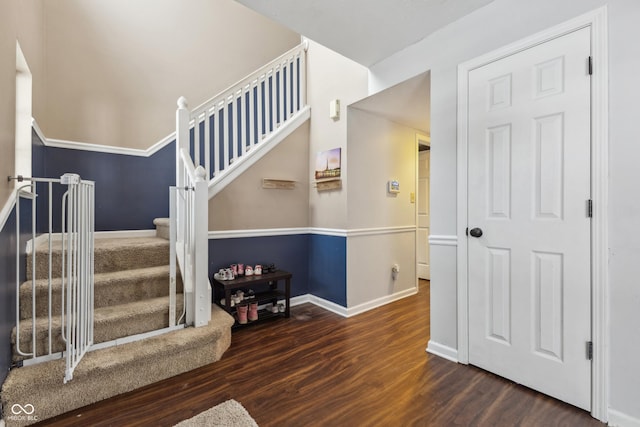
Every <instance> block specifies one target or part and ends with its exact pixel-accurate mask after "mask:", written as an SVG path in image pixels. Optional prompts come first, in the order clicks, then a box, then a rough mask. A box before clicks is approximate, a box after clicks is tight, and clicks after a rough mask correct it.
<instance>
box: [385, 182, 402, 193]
mask: <svg viewBox="0 0 640 427" xmlns="http://www.w3.org/2000/svg"><path fill="white" fill-rule="evenodd" d="M387 191H388V192H389V193H399V192H400V183H399V182H398V181H395V180H394V181H389V182H387Z"/></svg>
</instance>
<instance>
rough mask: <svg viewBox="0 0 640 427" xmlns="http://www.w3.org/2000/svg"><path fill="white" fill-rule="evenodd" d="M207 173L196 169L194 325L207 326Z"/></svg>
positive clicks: (201, 168) (198, 168)
mask: <svg viewBox="0 0 640 427" xmlns="http://www.w3.org/2000/svg"><path fill="white" fill-rule="evenodd" d="M206 177H207V172H206V171H205V169H204V168H203V167H202V166H198V167H197V168H196V179H195V182H194V187H195V188H194V191H195V200H194V211H195V212H194V227H193V228H194V258H195V259H194V267H195V268H194V270H195V271H194V275H193V279H194V287H195V292H194V309H195V310H194V325H195V326H196V327H198V326H205V325H207V324H208V323H209V321H210V320H211V284H210V283H209V268H208V264H209V247H208V240H209V238H208V230H209V215H208V204H209V188H208V182H207V178H206Z"/></svg>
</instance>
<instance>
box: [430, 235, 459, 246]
mask: <svg viewBox="0 0 640 427" xmlns="http://www.w3.org/2000/svg"><path fill="white" fill-rule="evenodd" d="M429 244H430V245H432V246H458V236H454V235H445V234H441V235H438V234H430V235H429Z"/></svg>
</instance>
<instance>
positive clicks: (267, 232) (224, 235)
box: [208, 225, 455, 244]
mask: <svg viewBox="0 0 640 427" xmlns="http://www.w3.org/2000/svg"><path fill="white" fill-rule="evenodd" d="M415 231H416V226H415V225H406V226H399V227H376V228H357V229H353V230H340V229H334V228H315V227H292V228H258V229H252V230H219V231H209V233H208V235H209V239H211V240H218V239H239V238H247V237H271V236H292V235H297V234H317V235H323V236H336V237H363V236H378V235H381V234H398V233H412V232H415ZM449 237H451V236H449ZM454 238H455V237H454ZM454 244H455V243H454Z"/></svg>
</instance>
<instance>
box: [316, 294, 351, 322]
mask: <svg viewBox="0 0 640 427" xmlns="http://www.w3.org/2000/svg"><path fill="white" fill-rule="evenodd" d="M309 302H310V303H311V304H315V305H317V306H318V307H320V308H324V309H325V310H328V311H330V312H332V313H335V314H338V315H340V316H342V317H349V314H348V312H347V308H346V307H343V306H341V305H340V304H336V303H335V302H331V301H327V300H326V299H323V298H320V297H317V296H315V295H309Z"/></svg>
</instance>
